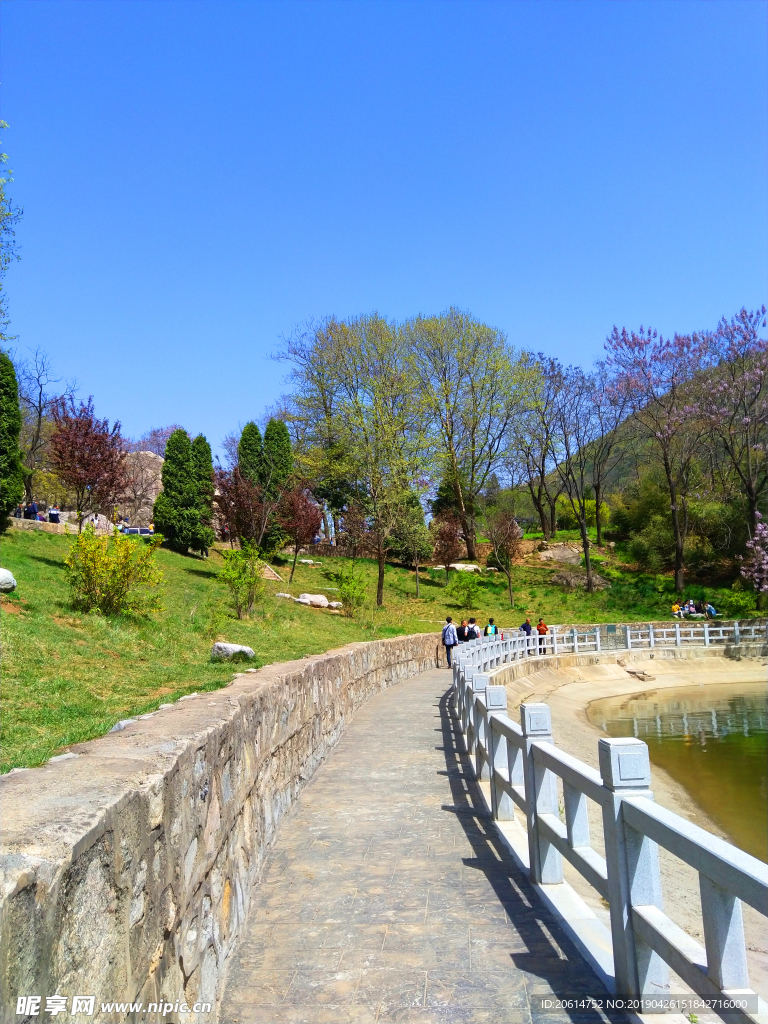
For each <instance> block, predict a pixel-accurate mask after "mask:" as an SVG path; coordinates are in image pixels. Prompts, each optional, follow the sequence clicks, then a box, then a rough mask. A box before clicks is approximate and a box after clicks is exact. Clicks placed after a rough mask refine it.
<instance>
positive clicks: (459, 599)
mask: <svg viewBox="0 0 768 1024" xmlns="http://www.w3.org/2000/svg"><path fill="white" fill-rule="evenodd" d="M480 589H481V583H480V580H479V579H478V578H477V575H476V574H475V573H474V572H460V571H455V572H454V573H453V577H452V579H451V582H450V583H449V584H448V593H449V594H450V595H451V597H453V599H454V600H455V601H456V603H457V604H458V605H459V607H460V608H475V607H476V605H477V599H478V596H479V594H480Z"/></svg>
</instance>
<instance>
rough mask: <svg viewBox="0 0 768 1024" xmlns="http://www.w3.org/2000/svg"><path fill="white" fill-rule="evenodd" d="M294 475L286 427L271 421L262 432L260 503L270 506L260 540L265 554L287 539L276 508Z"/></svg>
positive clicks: (278, 421)
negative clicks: (267, 519) (292, 474)
mask: <svg viewBox="0 0 768 1024" xmlns="http://www.w3.org/2000/svg"><path fill="white" fill-rule="evenodd" d="M292 472H293V451H292V450H291V438H290V435H289V434H288V428H287V427H286V425H285V423H283V421H282V420H274V419H273V420H270V421H269V423H268V424H267V429H266V430H265V431H264V444H263V448H262V462H261V480H260V482H261V492H262V501H263V502H264V505H265V507H266V508H267V509H270V507H272V510H271V511H270V514H269V521H268V525H267V529H266V532H265V533H264V536H263V538H262V541H261V547H262V548H263V550H265V551H276V550H277V549H278V548H280V547H282V545H283V544H284V543H285V542H286V540H287V539H288V534H287V533H286V532H285V530H284V529H283V527H282V526H281V525H280V523H279V521H278V519H277V518H276V515H275V513H276V511H277V506H278V504H279V503H280V501H281V499H282V496H283V493H284V491H285V490H286V488H287V486H288V483H289V480H290V476H291V473H292Z"/></svg>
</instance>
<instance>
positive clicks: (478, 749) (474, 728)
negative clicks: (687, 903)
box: [453, 622, 768, 1020]
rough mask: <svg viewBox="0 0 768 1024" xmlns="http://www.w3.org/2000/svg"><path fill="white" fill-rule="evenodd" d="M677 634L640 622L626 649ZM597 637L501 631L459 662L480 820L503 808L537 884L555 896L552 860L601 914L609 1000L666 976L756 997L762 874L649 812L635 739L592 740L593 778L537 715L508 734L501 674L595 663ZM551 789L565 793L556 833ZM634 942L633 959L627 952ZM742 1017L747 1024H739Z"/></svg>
mask: <svg viewBox="0 0 768 1024" xmlns="http://www.w3.org/2000/svg"><path fill="white" fill-rule="evenodd" d="M680 625H681V624H680V623H679V622H678V623H673V624H671V628H670V629H669V630H667V629H664V628H657V627H655V626H654V624H652V623H649V624H647V626H646V627H643V626H641V625H639V624H628V625H626V626H625V627H624V635H625V639H626V641H627V644H628V648H625V649H630V650H631V648H632V646H633V641H636V642H638V644H639V643H640V642H641V641H642V639H643V636H644V637H645V639H647V640H648V642H649V643H650V645H651V646H653V645H654V643H656V642H658V641H659V640H661V639H663V637H660V636H659V635H658V634H659V633H662V634H663V633H665V632H669V633H670V634H671V635H673V636H674V638H675V642H676V645H677V644H679V641H680V638H681V636H682V634H683V632H684V630H683V629H681V628H680ZM599 628H600V627H595V630H594V631H593V633H592V642H591V643H590V642H589V641H588V640H584V641H581V640H580V639H579V638H580V636H585V637H589V636H590V634H589V632H581V631H579V630H578V629H576V628H571V629H570V630H569V631H565V632H564V633H562V634H560V635H559V637H558V635H557V633H555V634H554V637H552V636H545V637H543V638H539V637H538V636H527V635H525V634H524V633H523V634H520V633H517V632H515V633H513V634H512V635H511V636H510V635H509V631H508V630H506V629H504V630H502V631H501V636H500V637H499V636H496V637H486V638H483V639H482V640H479V641H475V642H474V643H473V644H471V645H466V646H465V645H460V646H459V648H458V649H457V651H456V658H455V660H454V668H453V675H454V690H453V701H454V704H455V707H456V712H457V715H458V718H459V723H460V727H461V730H462V732H463V734H464V736H465V737H466V746H467V750H468V752H469V753H470V754H471V755H473V756H474V764H475V774H476V776H477V777H478V779H487V780H488V781H489V783H490V789H491V812H492V816H493V818H494V819H496V820H497V821H500V822H503V821H504V820H507V821H509V820H514V817H515V807H518V808H519V809H520V810H521V811H522V812H523V813H524V814H525V817H526V823H527V841H528V849H529V856H528V864H529V872H530V875H531V879H532V881H533V882H534V883H535V884H538V885H542V886H547V885H550V884H562V883H563V873H562V858H563V857H564V858H565V859H566V860H568V861H569V862H570V863H571V864H572V865H573V866H574V867H575V868H576V870H577V871H579V873H580V874H581V875H582V876H583V877H584V878H585V879H586V880H587V881H588V882H589V883H590V884H591V885H592V886H593V887H594V888H595V889H596V890H597V891H598V892H599V893H600V895H601V896H603V897H604V898H605V899H606V900H607V901H608V904H609V908H610V914H611V940H612V947H613V958H614V968H615V987H616V989H617V991H618V993H619V994H622V995H628V996H638V995H643V994H648V993H655V994H658V993H663V992H665V991H668V977H669V967H671V968H672V969H673V970H675V971H676V972H677V973H678V974H679V975H680V976H681V977H682V978H683V979H684V980H685V981H686V982H687V983H688V984H689V985H690V986H691V987H692V988H693V989H694V991H696V992H697V993H698V994H699V995H702V996H711V995H712V994H713V993H721V994H723V993H728V992H730V993H732V992H733V991H735V990H738V991H740V992H742V993H747V994H751V995H752V996H754V995H755V994H754V993H751V990H750V989H749V987H748V973H747V962H746V946H745V941H744V932H743V925H742V914H741V902H742V901H743V902H745V903H747V904H748V905H749V906H751V907H753V908H754V909H755V910H757V911H758V912H759V913H761V914H764V915H767V916H768V865H765V864H763V863H762V862H761V861H759V860H757V858H755V857H752V856H751V855H750V854H748V853H745V852H744V851H742V850H739V849H737V848H736V847H735V846H733V845H732V844H730V843H728V842H726V841H725V840H722V839H719V838H718V837H717V836H713V835H711V834H710V833H708V832H706V831H705V830H704V829H702V828H699V827H698V826H697V825H694V824H692V823H691V822H688V821H686V820H685V819H684V818H682V817H681V816H680V815H678V814H675V813H674V812H672V811H668V810H666V809H665V808H662V807H659V806H658V805H657V804H655V803H654V802H653V794H652V793H651V791H650V760H649V757H648V747H647V746H646V744H645V743H643V742H642V741H641V740H639V739H635V738H626V739H614V738H608V737H606V738H603V739H601V740H600V741H599V754H600V770H599V771H598V770H596V769H594V768H591V767H590V766H589V765H587V764H584V763H583V762H582V761H580V760H579V759H578V758H576V757H574V756H572V755H571V754H568V753H566V752H565V751H563V750H560V749H559V748H558V747H557V745H556V744H555V741H554V739H553V738H552V734H551V713H550V710H549V707H548V706H547V705H546V704H521V706H520V712H521V724H520V725H518V724H517V723H516V722H513V721H512V719H511V718H510V717H509V716H508V715H507V713H506V689H505V687H504V686H500V685H495V683H494V679H495V678H496V677H497V675H498V674H499V672H503V671H504V668H505V666H507V665H510V664H512V663H514V662H516V661H519V660H520V659H521V658H525V659H526V660H527V659H528V658H532V659H537V660H538V659H541V660H542V661H544V660H545V659H547V658H548V657H550V656H551V654H552V653H568V652H569V651H570V652H571V653H578V652H579V648H580V647H582V646H584V647H587V646H590V647H591V648H592V650H593V651H594V650H597V651H598V652H599V651H600V650H601V648H600V639H599ZM710 628H711V627H710ZM715 628H716V629H717V631H718V633H719V635H720V637H721V638H722V637H730V638H733V639H735V640H736V641H740V640H741V639H743V638H744V637H745V634H746V633H747V631H748V630H747V628H746V627H741V628H740V624H739V623H732V624H731V625H730V626H728V625H727V624H723V623H720V624H718V626H717V627H715ZM685 629H686V630H687V631H688V632H689V636H690V637H701V638H702V639H703V641H704V644H705V645H707V644H708V643H709V641H710V640H711V639H713V637H712V636H711V634H710V629H709V628H707V624H706V623H702V624H701V625H699V626H694V625H691V626H686V627H685ZM643 630H645V633H644V634H643ZM696 630H698V631H699V632H698V633H696V632H695V631H696ZM764 632H765V626H764V625H763V624H760V625H754V626H752V627H751V628H750V629H749V633H750V635H751V636H752V637H756V636H760V635H764ZM619 650H621V649H616V648H612V651H613V652H614V653H618V651H619ZM585 653H586V652H585ZM557 779H560V780H561V781H562V785H563V795H564V817H565V820H563V818H562V817H561V811H560V807H559V803H558V796H557ZM587 799H590V800H592V801H594V802H595V803H597V804H598V805H599V806H600V807H601V808H602V812H603V841H604V845H605V851H606V856H605V858H603V857H602V856H601V855H600V854H599V853H598V852H597V851H596V850H594V849H593V848H592V846H591V843H590V838H589V828H590V825H589V817H588V814H587V807H586V800H587ZM659 846H662V847H664V848H665V849H666V850H668V851H669V852H670V853H672V854H673V855H674V856H676V857H678V858H679V859H680V860H682V861H684V862H685V863H687V864H688V865H690V866H691V867H692V868H694V870H696V871H697V872H698V874H699V878H700V888H701V905H702V913H703V920H704V934H705V944H706V950H704V949H702V947H701V946H699V944H698V943H696V942H695V940H693V939H692V938H691V937H690V936H687V935H686V934H685V932H683V931H682V930H681V929H680V928H679V927H678V926H677V925H675V924H674V922H672V921H671V920H670V919H669V918H668V917H666V915H665V914H664V913H663V911H662V894H661V875H660V869H659V860H658V847H659ZM638 943H639V944H640V946H641V947H642V948H643V950H644V952H642V953H639V952H638V945H637V944H638ZM742 1017H743V1019H744V1020H752V1019H753V1018H752V1017H751V1016H750V1013H749V1012H744V1013H743V1014H742Z"/></svg>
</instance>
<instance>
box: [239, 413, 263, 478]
mask: <svg viewBox="0 0 768 1024" xmlns="http://www.w3.org/2000/svg"><path fill="white" fill-rule="evenodd" d="M262 458H263V451H262V440H261V431H260V430H259V428H258V427H257V426H256V424H255V423H254V422H253V420H251V422H250V423H246V425H245V426H244V427H243V432H242V434H241V435H240V440H239V442H238V445H237V465H238V466H239V468H240V473H241V475H242V476H243V477H245V479H246V480H250V481H251V483H252V484H254V485H255V486H256V487H260V486H261V472H262Z"/></svg>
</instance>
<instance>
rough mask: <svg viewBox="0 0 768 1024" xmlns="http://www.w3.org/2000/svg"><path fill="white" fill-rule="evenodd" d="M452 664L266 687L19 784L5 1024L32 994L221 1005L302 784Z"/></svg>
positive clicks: (333, 674)
mask: <svg viewBox="0 0 768 1024" xmlns="http://www.w3.org/2000/svg"><path fill="white" fill-rule="evenodd" d="M437 653H438V647H437V637H436V636H433V635H429V634H425V635H421V636H410V637H398V638H395V639H391V640H379V641H375V642H373V643H359V644H350V645H348V646H347V647H344V648H342V649H340V650H337V651H331V652H329V653H327V654H324V655H319V656H317V657H311V658H307V659H304V660H302V661H295V662H287V663H283V664H277V665H272V666H269V667H267V668H264V669H260V670H258V671H253V670H251V671H249V672H246V673H244V674H241V675H239V676H236V677H235V680H234V681H233V682H232V684H231V685H230V686H228V687H227V688H226V689H223V690H219V691H216V692H214V693H204V694H198V695H195V696H192V697H188V698H182V699H181V701H179V702H178V703H177V704H175V705H174V706H173V707H169V708H167V709H165V710H162V711H159V712H157V713H156V714H154V715H153V716H151V717H150V718H147V719H144V720H139V721H137V722H135V723H133V724H130V725H129V726H128V727H126V728H125V729H123V730H122V731H120V732H118V733H111V734H109V735H107V736H105V737H103V738H101V739H98V740H92V741H91V742H88V743H83V744H80V745H78V746H75V747H73V748H72V749H71V752H70V753H68V754H65V755H63V756H62V757H60V758H57V759H54V760H52V761H51V762H49V763H48V764H47V765H46V766H45V767H42V768H36V769H30V770H24V771H16V772H12V773H10V774H9V775H6V776H4V777H3V778H2V780H0V799H1V800H2V844H1V845H0V887H1V888H0V1006H1V1007H2V1011H1V1012H2V1020H3V1021H4V1022H5V1021H11V1020H13V1021H19V1020H21V1018H19V1017H17V1016H16V999H17V996H19V995H33V994H37V995H41V996H43V997H45V996H49V995H55V994H60V995H68V996H72V995H73V994H85V995H95V996H96V1003H97V1004H98V1003H99V1002H100V1001H117V1000H124V1001H143V1003H144V1005H145V1006H146V1005H147V1003H149V1002H157V1001H159V1000H163V1001H166V1002H171V1003H175V1002H176V1001H177V1000H185V1001H186V1002H187V1003H188V1004H189V1005H190V1006H192V1005H193V1004H194V1003H195V1002H197V1001H208V1002H211V1003H213V1004H214V1005H215V1004H216V1002H217V1000H218V997H219V987H220V984H219V983H220V978H221V974H222V969H223V966H224V963H225V961H226V959H227V957H228V956H229V954H230V952H231V951H232V949H233V946H234V944H235V943H236V941H237V938H238V936H239V933H240V931H241V929H242V925H243V921H244V918H245V915H246V912H247V909H248V903H249V899H250V894H251V892H252V889H253V886H254V884H255V883H256V882H257V880H258V876H259V871H260V868H261V865H262V863H263V861H264V858H265V855H266V853H267V852H268V850H269V847H270V845H271V843H272V841H273V839H274V836H275V831H276V829H277V826H278V824H279V823H280V821H281V819H282V818H283V817H284V816H285V814H286V812H287V810H288V809H289V808H290V807H291V805H292V804H293V803H294V801H295V800H296V798H297V796H298V794H299V792H300V790H301V788H302V786H303V784H304V783H305V782H306V781H307V780H308V779H309V778H310V777H311V775H312V774H313V772H314V771H315V769H316V768H317V766H318V765H319V764H320V763H321V761H322V760H323V758H324V757H325V756H326V755H327V753H328V752H329V750H330V749H331V748H332V747H333V745H334V744H335V743H336V741H337V740H338V739H339V737H340V736H341V734H342V732H343V730H344V727H345V725H346V723H347V722H348V721H349V719H350V717H351V715H352V714H353V713H354V711H355V710H356V709H357V708H358V707H359V706H360V705H361V704H362V703H364V702H365V701H366V700H367V699H368V698H369V697H370V696H372V695H373V694H374V693H377V692H379V691H380V690H382V689H384V688H385V687H387V686H390V685H392V684H393V683H397V682H398V681H400V680H402V679H406V678H410V677H411V676H414V675H417V674H418V673H420V672H423V671H426V670H427V669H430V668H433V667H434V666H435V664H436V656H437ZM44 1005H45V998H43V1006H44ZM119 1017H120V1019H124V1015H119ZM67 1019H73V1018H71V1017H68V1018H67ZM86 1019H88V1018H86V1017H83V1020H86ZM100 1019H105V1018H104V1017H101V1018H100ZM115 1019H117V1016H116V1017H115ZM138 1019H141V1018H138ZM179 1019H180V1020H184V1019H186V1020H192V1019H194V1017H193V1015H192V1014H189V1015H187V1016H186V1018H185V1017H183V1016H181V1015H180V1016H179ZM208 1020H210V1017H208Z"/></svg>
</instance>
